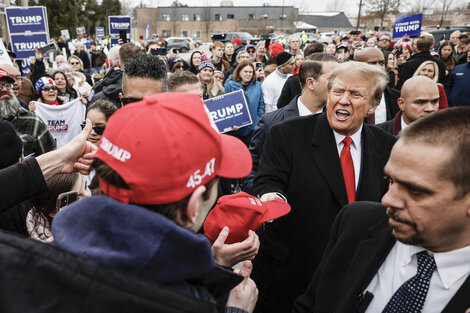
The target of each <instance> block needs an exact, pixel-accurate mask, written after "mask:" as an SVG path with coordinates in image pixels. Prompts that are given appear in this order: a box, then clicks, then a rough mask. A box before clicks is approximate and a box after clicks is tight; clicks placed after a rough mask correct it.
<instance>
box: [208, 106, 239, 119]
mask: <svg viewBox="0 0 470 313" xmlns="http://www.w3.org/2000/svg"><path fill="white" fill-rule="evenodd" d="M242 109H243V104H242V103H237V104H233V105H231V106H229V107H225V108H222V109H217V110H215V111H212V112H211V117H212V119H213V120H214V121H218V120H220V119H223V118H225V117H227V116H229V115H235V114H237V113H239V112H240V111H241V110H242Z"/></svg>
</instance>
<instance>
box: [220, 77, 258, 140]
mask: <svg viewBox="0 0 470 313" xmlns="http://www.w3.org/2000/svg"><path fill="white" fill-rule="evenodd" d="M240 89H241V90H243V91H244V94H245V99H246V102H247V104H248V108H249V110H250V115H251V120H252V121H253V124H251V125H249V126H245V127H242V128H240V129H239V130H237V131H235V132H232V133H231V134H233V135H234V136H237V137H238V136H241V137H245V136H249V135H251V134H252V133H253V131H254V130H255V127H256V125H257V124H258V121H259V120H260V118H261V116H262V115H263V114H264V96H263V90H262V89H261V84H260V83H259V82H257V81H251V82H250V84H249V85H248V88H246V90H245V89H244V88H243V85H242V83H240V82H237V81H236V80H234V79H233V78H232V77H231V76H230V77H229V79H228V80H227V82H226V83H225V92H226V93H229V92H232V91H236V90H240Z"/></svg>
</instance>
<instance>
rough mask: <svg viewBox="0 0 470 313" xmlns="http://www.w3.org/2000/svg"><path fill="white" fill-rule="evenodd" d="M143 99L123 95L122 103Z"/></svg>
mask: <svg viewBox="0 0 470 313" xmlns="http://www.w3.org/2000/svg"><path fill="white" fill-rule="evenodd" d="M139 101H142V98H134V97H121V102H122V105H123V106H124V105H127V104H129V103H132V102H139Z"/></svg>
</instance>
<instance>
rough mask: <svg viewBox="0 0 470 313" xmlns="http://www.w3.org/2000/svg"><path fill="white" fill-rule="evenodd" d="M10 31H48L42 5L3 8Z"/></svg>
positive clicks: (13, 32)
mask: <svg viewBox="0 0 470 313" xmlns="http://www.w3.org/2000/svg"><path fill="white" fill-rule="evenodd" d="M5 13H6V16H7V21H8V28H9V30H10V33H12V34H15V33H24V32H32V33H40V32H48V29H47V14H46V13H45V10H44V9H43V7H21V8H18V7H14V8H5Z"/></svg>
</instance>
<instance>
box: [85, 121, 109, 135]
mask: <svg viewBox="0 0 470 313" xmlns="http://www.w3.org/2000/svg"><path fill="white" fill-rule="evenodd" d="M80 126H81V127H82V129H84V128H85V126H86V123H85V122H83V123H81V124H80ZM104 129H105V126H95V127H93V130H94V131H95V133H96V134H97V135H103V132H104Z"/></svg>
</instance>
